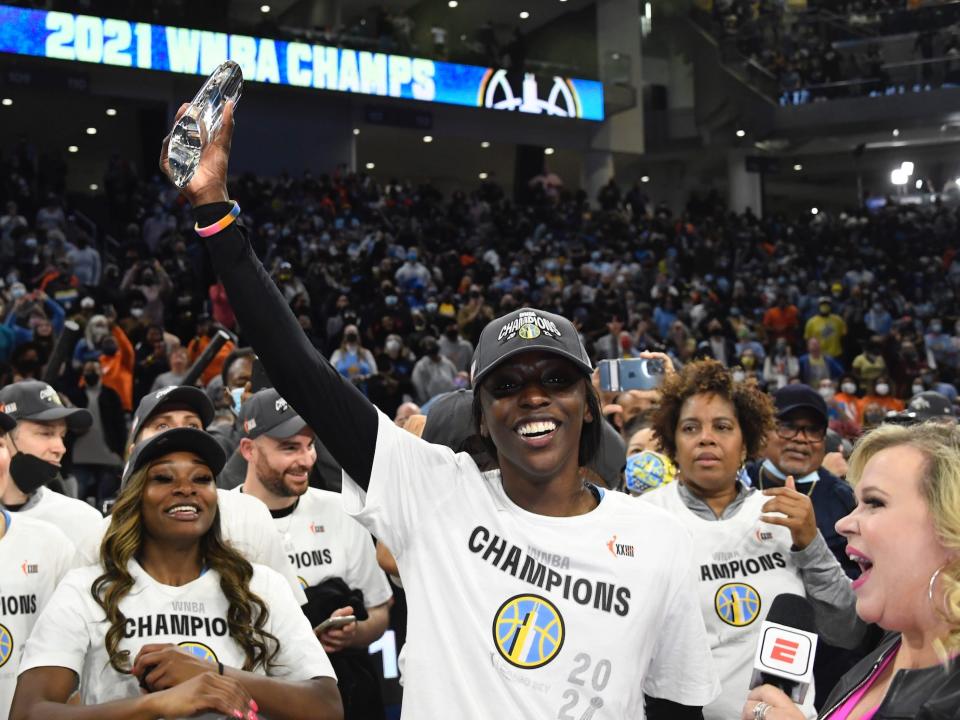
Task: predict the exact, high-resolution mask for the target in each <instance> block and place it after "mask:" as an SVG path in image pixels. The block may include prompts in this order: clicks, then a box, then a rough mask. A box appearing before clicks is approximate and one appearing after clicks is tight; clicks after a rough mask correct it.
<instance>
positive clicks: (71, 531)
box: [0, 380, 102, 543]
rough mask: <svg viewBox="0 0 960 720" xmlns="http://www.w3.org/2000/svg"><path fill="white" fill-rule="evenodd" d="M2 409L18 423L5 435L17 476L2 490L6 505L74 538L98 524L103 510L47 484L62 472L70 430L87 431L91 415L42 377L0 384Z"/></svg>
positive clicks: (76, 538)
mask: <svg viewBox="0 0 960 720" xmlns="http://www.w3.org/2000/svg"><path fill="white" fill-rule="evenodd" d="M0 410H2V411H3V412H5V413H6V414H7V415H9V416H10V417H12V418H13V419H14V420H15V421H16V423H17V425H16V427H15V428H14V429H13V430H12V431H10V432H9V433H8V434H7V435H6V437H5V438H4V439H3V441H4V443H6V446H7V449H8V450H9V452H10V478H11V479H12V480H13V482H12V483H11V484H10V485H9V486H8V487H7V489H6V491H5V492H4V493H3V497H2V502H3V505H4V507H6V508H7V510H9V511H11V512H17V513H24V514H26V515H29V516H30V517H32V518H34V519H36V520H44V521H46V522H49V523H51V524H52V525H55V526H56V527H58V528H60V530H62V531H63V532H64V533H65V534H66V535H67V537H69V538H71V539H72V540H73V542H75V543H76V542H77V541H78V539H79V538H82V537H84V536H85V535H86V534H89V533H90V532H91V531H92V530H94V529H95V528H96V527H97V525H98V524H99V523H100V520H101V517H102V516H101V515H100V513H99V512H97V510H95V509H94V508H92V507H91V506H90V505H87V503H85V502H83V501H82V500H77V499H75V498H70V497H66V496H64V495H61V494H60V493H56V492H53V491H52V490H50V489H49V488H48V487H46V486H47V485H49V484H50V483H51V482H52V481H53V480H54V479H56V478H58V477H59V476H60V463H61V461H62V460H63V456H64V455H65V454H66V452H67V448H66V445H65V444H64V440H65V438H66V436H67V432H68V431H69V432H74V433H78V432H84V431H85V430H87V429H88V428H89V427H90V424H91V423H92V422H93V417H92V416H91V415H90V412H89V411H88V410H84V409H83V408H68V407H65V406H64V404H63V401H62V400H61V399H60V396H59V395H58V394H57V391H56V390H54V389H53V388H52V387H50V386H49V385H48V384H47V383H45V382H41V381H39V380H26V381H24V382H19V383H13V384H11V385H7V386H6V387H5V388H3V389H2V390H0Z"/></svg>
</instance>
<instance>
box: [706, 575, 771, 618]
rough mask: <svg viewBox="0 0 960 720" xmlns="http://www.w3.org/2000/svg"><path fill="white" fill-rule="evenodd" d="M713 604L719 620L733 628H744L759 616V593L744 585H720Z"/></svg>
mask: <svg viewBox="0 0 960 720" xmlns="http://www.w3.org/2000/svg"><path fill="white" fill-rule="evenodd" d="M713 603H714V606H715V607H716V609H717V615H719V616H720V619H721V620H723V621H724V622H725V623H726V624H727V625H733V626H734V627H745V626H747V625H749V624H750V623H752V622H753V621H754V620H756V619H757V616H758V615H759V614H760V605H761V603H760V593H758V592H757V591H756V590H754V589H753V588H752V587H750V586H749V585H747V584H746V583H727V584H726V585H721V586H720V589H719V590H717V595H716V597H715V598H714V601H713Z"/></svg>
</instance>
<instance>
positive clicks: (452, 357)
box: [438, 322, 473, 373]
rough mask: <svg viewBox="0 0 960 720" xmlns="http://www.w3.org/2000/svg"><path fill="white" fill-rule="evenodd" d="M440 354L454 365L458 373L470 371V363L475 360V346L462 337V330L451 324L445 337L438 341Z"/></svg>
mask: <svg viewBox="0 0 960 720" xmlns="http://www.w3.org/2000/svg"><path fill="white" fill-rule="evenodd" d="M438 344H439V346H440V354H441V355H443V356H444V357H445V358H447V360H449V361H450V362H452V363H453V366H454V367H455V368H456V369H457V372H458V373H466V372H469V371H470V361H471V360H472V359H473V345H471V344H470V342H469V341H467V340H465V339H464V338H462V337H460V328H459V326H458V325H457V324H456V323H455V322H452V323H449V324H448V325H447V327H446V330H444V333H443V335H441V336H440V339H439V340H438Z"/></svg>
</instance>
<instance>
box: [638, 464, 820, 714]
mask: <svg viewBox="0 0 960 720" xmlns="http://www.w3.org/2000/svg"><path fill="white" fill-rule="evenodd" d="M640 498H641V501H645V502H650V503H653V504H654V505H657V506H659V507H662V508H664V509H665V510H667V511H668V512H669V513H671V514H672V515H673V516H674V517H676V518H677V519H679V520H680V521H681V522H682V523H683V524H684V525H685V526H686V527H687V528H688V529H689V530H690V535H691V536H692V537H693V561H692V563H691V565H690V566H688V568H687V572H689V573H690V574H691V575H692V577H693V578H694V579H695V580H696V582H697V590H696V592H697V594H698V599H699V603H700V609H701V611H702V612H703V617H704V620H705V621H706V625H707V634H708V636H709V637H710V649H711V650H712V651H713V657H714V660H715V661H716V663H717V670H718V671H719V673H720V682H721V684H722V686H723V690H722V692H721V693H720V697H718V698H717V699H716V700H715V701H714V702H712V703H711V704H710V705H708V706H707V707H705V708H704V709H703V717H704V720H730V718H738V717H740V714H741V712H742V711H743V704H744V703H745V702H746V700H747V695H748V694H749V693H750V676H751V675H752V674H753V659H754V655H755V653H756V651H757V643H758V642H759V640H760V625H761V623H763V620H764V619H765V618H766V617H767V611H768V610H769V609H770V603H772V602H773V599H774V598H775V597H776V596H777V595H779V594H781V593H793V594H795V595H806V592H805V590H804V587H803V580H802V578H801V577H800V571H799V570H798V569H797V566H796V565H795V564H794V562H793V560H792V557H791V554H790V548H791V546H792V545H793V540H792V539H791V536H790V531H789V530H788V529H787V528H785V527H781V526H779V525H771V524H769V523H765V522H763V521H762V520H760V515H761V508H762V507H763V505H764V503H766V502H767V500H769V498H768V497H767V496H765V495H763V494H762V493H760V492H756V491H753V492H752V493H751V494H750V496H749V497H747V498H746V499H745V500H744V502H743V505H742V506H741V507H740V510H739V511H738V512H737V514H736V515H734V516H733V517H732V518H727V519H726V520H706V519H704V518H701V517H698V516H697V515H695V514H694V513H693V512H692V511H691V510H690V509H689V508H688V507H687V506H686V505H684V503H683V499H682V498H681V497H680V492H679V484H678V483H672V484H670V485H667V486H665V487H662V488H657V489H656V490H653V491H651V492H648V493H645V494H644V495H641V496H640ZM813 696H814V688H813V686H811V687H810V688H809V689H808V690H807V695H806V702H804V704H803V706H802V707H801V709H802V710H803V712H804V713H805V714H806V716H807V717H808V718H815V717H816V716H817V713H816V710H815V709H814V707H813Z"/></svg>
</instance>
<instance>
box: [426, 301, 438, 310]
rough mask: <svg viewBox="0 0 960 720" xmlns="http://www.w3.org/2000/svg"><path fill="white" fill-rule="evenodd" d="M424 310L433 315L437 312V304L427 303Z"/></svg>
mask: <svg viewBox="0 0 960 720" xmlns="http://www.w3.org/2000/svg"><path fill="white" fill-rule="evenodd" d="M425 308H426V311H427V312H428V313H435V312H436V311H437V304H436V303H435V302H428V303H427V304H426V306H425Z"/></svg>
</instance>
